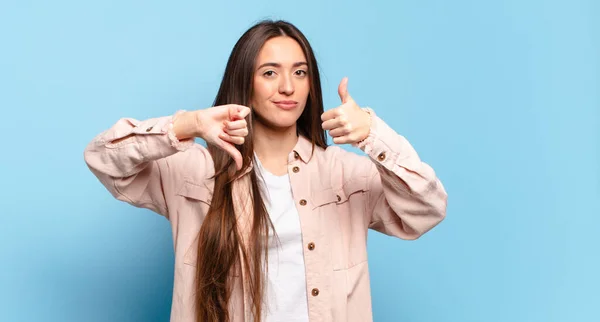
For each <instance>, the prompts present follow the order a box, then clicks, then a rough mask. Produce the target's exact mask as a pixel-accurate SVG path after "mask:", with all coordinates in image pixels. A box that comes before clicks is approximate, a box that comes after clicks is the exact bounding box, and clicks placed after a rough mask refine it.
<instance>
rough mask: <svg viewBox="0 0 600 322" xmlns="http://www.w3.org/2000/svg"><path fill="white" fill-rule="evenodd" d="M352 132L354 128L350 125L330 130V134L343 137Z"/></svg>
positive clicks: (333, 136)
mask: <svg viewBox="0 0 600 322" xmlns="http://www.w3.org/2000/svg"><path fill="white" fill-rule="evenodd" d="M350 133H352V128H351V127H350V125H346V126H342V127H336V128H335V129H333V130H331V131H329V135H330V136H331V137H332V138H337V137H342V136H345V135H348V134H350Z"/></svg>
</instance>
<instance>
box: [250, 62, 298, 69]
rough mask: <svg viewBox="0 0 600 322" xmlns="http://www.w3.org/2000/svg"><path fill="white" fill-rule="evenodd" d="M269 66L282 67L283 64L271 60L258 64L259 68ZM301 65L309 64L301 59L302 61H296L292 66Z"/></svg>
mask: <svg viewBox="0 0 600 322" xmlns="http://www.w3.org/2000/svg"><path fill="white" fill-rule="evenodd" d="M267 66H271V67H275V68H280V67H281V64H279V63H271V62H269V63H264V64H262V65H260V66H258V68H257V69H261V68H263V67H267ZM300 66H308V64H307V63H306V62H304V61H300V62H296V63H294V64H293V65H292V67H294V68H295V67H300Z"/></svg>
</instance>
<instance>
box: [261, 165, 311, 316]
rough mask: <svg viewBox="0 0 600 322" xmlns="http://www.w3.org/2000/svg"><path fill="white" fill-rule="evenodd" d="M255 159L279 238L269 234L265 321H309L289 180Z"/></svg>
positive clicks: (299, 233) (299, 232)
mask: <svg viewBox="0 0 600 322" xmlns="http://www.w3.org/2000/svg"><path fill="white" fill-rule="evenodd" d="M254 159H255V160H256V165H257V167H256V169H257V170H258V171H257V172H258V173H257V174H258V178H259V185H261V188H262V189H263V191H264V193H263V200H264V202H265V206H266V208H267V211H268V213H269V216H270V217H271V221H272V222H273V226H274V227H275V233H276V234H277V237H278V239H277V238H273V232H272V231H271V233H270V236H269V259H268V265H269V266H268V274H267V285H266V296H265V306H264V310H265V315H264V316H265V319H264V320H265V321H267V322H281V321H286V322H308V299H307V294H306V274H305V268H304V255H303V252H304V247H303V242H302V230H301V227H300V216H299V215H298V210H297V209H296V205H295V203H294V198H293V197H292V186H291V184H290V178H289V176H288V175H287V174H285V175H283V176H275V175H273V174H272V173H270V172H269V171H267V170H266V169H265V168H264V167H263V166H262V164H261V163H260V161H259V160H258V158H257V157H255V158H254ZM261 177H262V178H261Z"/></svg>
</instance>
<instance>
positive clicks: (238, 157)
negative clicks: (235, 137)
mask: <svg viewBox="0 0 600 322" xmlns="http://www.w3.org/2000/svg"><path fill="white" fill-rule="evenodd" d="M216 143H217V145H218V146H219V148H221V149H222V150H223V151H225V152H227V154H229V155H230V156H231V157H232V158H233V161H235V166H236V168H237V169H238V170H240V169H241V168H242V161H243V160H242V154H241V153H240V151H238V149H236V148H235V146H233V145H231V144H230V143H227V142H225V141H223V140H217V142H216Z"/></svg>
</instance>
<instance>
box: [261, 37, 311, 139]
mask: <svg viewBox="0 0 600 322" xmlns="http://www.w3.org/2000/svg"><path fill="white" fill-rule="evenodd" d="M255 66H256V68H255V71H254V80H253V82H254V83H253V86H254V88H253V96H252V108H253V109H254V112H256V113H257V114H258V119H259V121H260V122H261V123H263V124H264V125H265V126H268V127H271V128H277V129H288V128H294V129H295V126H296V121H297V120H298V118H299V117H300V115H301V114H302V111H304V107H305V106H306V100H307V99H308V93H309V89H310V83H309V76H308V65H307V61H306V57H305V56H304V53H303V52H302V47H300V45H299V44H298V43H297V42H296V41H295V40H294V39H292V38H290V37H285V36H281V37H275V38H271V39H269V40H268V41H267V42H265V44H264V45H263V47H262V48H261V50H260V52H259V54H258V58H257V60H256V65H255Z"/></svg>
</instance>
